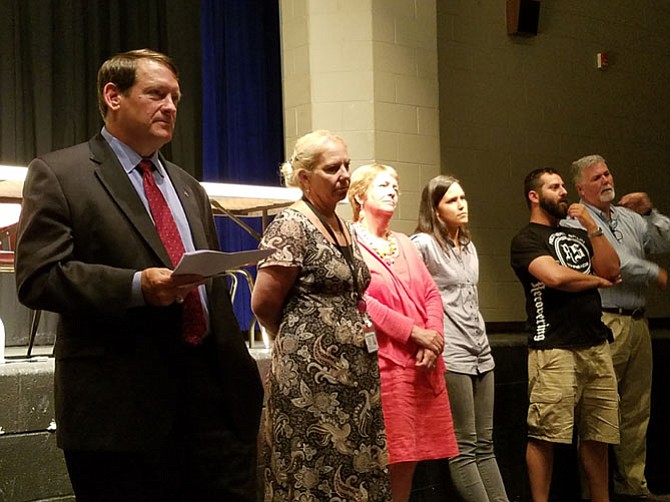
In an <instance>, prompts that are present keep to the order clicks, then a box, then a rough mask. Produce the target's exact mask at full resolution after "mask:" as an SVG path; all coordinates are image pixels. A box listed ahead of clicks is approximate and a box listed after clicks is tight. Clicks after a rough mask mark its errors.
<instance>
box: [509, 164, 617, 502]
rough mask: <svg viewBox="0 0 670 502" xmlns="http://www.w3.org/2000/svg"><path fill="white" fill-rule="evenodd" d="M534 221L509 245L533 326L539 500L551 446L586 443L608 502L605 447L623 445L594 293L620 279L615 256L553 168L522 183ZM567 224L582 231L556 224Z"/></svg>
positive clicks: (531, 454) (531, 446)
mask: <svg viewBox="0 0 670 502" xmlns="http://www.w3.org/2000/svg"><path fill="white" fill-rule="evenodd" d="M524 193H525V195H526V203H527V204H528V207H529V208H530V223H529V224H528V225H527V226H526V227H524V228H523V229H521V231H519V233H518V234H517V235H516V236H515V237H514V239H513V240H512V247H511V263H512V267H513V268H514V271H515V273H516V275H517V277H518V278H519V280H520V281H521V284H522V285H523V288H524V292H525V294H526V313H527V316H528V326H529V338H528V340H529V341H528V345H529V353H528V379H529V385H528V392H529V399H530V405H529V408H528V438H529V441H528V446H527V450H526V462H527V464H528V475H529V478H530V485H531V492H532V495H533V501H534V502H546V501H547V500H548V498H549V487H550V483H551V474H552V467H553V444H554V443H567V444H570V443H572V437H573V426H576V428H577V430H578V433H579V437H580V445H579V449H580V458H581V461H582V465H583V468H584V472H585V473H586V477H587V479H588V482H589V489H590V493H591V497H592V498H591V500H592V501H598V502H607V501H609V494H608V483H607V445H608V444H616V443H618V442H619V426H618V407H617V402H618V397H617V382H616V377H615V374H614V368H613V366H612V358H611V355H610V352H609V345H608V342H607V340H608V338H609V336H610V332H609V330H608V328H607V327H606V326H605V325H604V324H603V323H602V321H601V320H600V317H601V306H600V295H599V293H598V288H603V287H609V286H612V285H613V284H614V283H615V282H616V281H618V280H619V279H618V276H619V258H618V256H617V254H616V252H615V251H614V249H613V248H612V246H611V245H610V244H609V242H608V241H607V239H606V238H604V237H603V236H602V230H601V229H600V228H599V227H598V226H597V225H596V223H595V222H594V221H593V218H592V217H591V216H590V214H589V212H588V211H587V209H586V207H584V206H583V205H581V204H572V205H568V201H567V191H566V189H565V184H564V183H563V180H562V179H561V177H560V175H559V174H558V173H557V172H556V171H554V170H553V169H536V170H535V171H532V172H531V173H529V174H528V176H527V177H526V180H525V182H524ZM566 217H570V218H575V219H577V220H579V222H580V223H581V224H582V226H583V227H584V228H585V229H586V231H584V230H577V229H570V228H564V227H560V226H559V221H560V220H561V219H564V218H566Z"/></svg>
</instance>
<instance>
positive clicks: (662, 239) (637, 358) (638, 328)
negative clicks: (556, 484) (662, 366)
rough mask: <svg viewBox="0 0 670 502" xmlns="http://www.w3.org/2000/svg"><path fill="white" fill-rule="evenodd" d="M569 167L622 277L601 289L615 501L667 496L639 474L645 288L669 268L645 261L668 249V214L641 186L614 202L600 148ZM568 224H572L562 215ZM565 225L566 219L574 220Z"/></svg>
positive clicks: (648, 367) (659, 281)
mask: <svg viewBox="0 0 670 502" xmlns="http://www.w3.org/2000/svg"><path fill="white" fill-rule="evenodd" d="M570 174H571V177H572V180H573V182H574V183H575V187H576V189H577V192H578V193H579V196H580V197H581V200H580V202H581V203H582V204H584V205H585V206H586V207H587V209H588V210H589V212H590V213H591V215H592V216H593V219H594V220H595V221H596V222H597V223H598V224H599V225H600V227H601V231H602V232H603V233H604V234H605V236H606V237H607V239H608V240H609V241H610V242H611V243H612V245H613V246H614V249H615V250H616V251H617V253H618V255H619V258H620V260H621V276H622V279H623V280H622V282H621V283H620V284H618V285H616V286H614V287H612V288H607V289H601V290H600V295H601V298H602V307H603V309H602V310H603V321H604V322H605V324H607V325H608V326H609V327H610V328H611V329H612V332H613V334H614V343H612V346H611V349H612V359H613V361H614V369H615V371H616V374H617V379H618V382H619V396H620V412H621V423H620V433H621V443H620V444H619V445H616V446H614V453H615V458H616V463H615V471H614V497H613V500H618V501H622V500H623V501H626V500H643V501H654V500H670V496H658V495H654V494H652V493H650V492H649V488H648V487H647V480H646V478H645V473H644V471H645V464H646V456H647V446H646V436H647V425H648V423H649V410H650V402H651V380H652V353H651V336H650V333H649V325H648V323H647V319H646V318H645V315H644V313H645V305H646V298H645V291H646V290H647V288H648V286H649V285H650V284H655V285H657V286H658V287H660V288H665V287H666V285H667V282H668V272H667V270H665V269H664V268H663V267H660V266H658V265H657V264H656V263H654V262H651V261H649V260H647V258H646V256H647V254H648V253H662V252H666V251H669V250H670V218H668V217H666V216H664V215H662V214H660V213H659V212H658V211H657V210H656V209H654V208H653V206H652V204H651V200H650V199H649V196H648V195H647V194H646V193H642V192H635V193H630V194H627V195H624V196H623V197H622V198H621V200H620V201H619V203H618V205H614V204H612V202H613V201H614V197H615V192H614V179H613V177H612V173H611V172H610V170H609V169H608V167H607V164H606V163H605V159H603V158H602V157H601V156H599V155H589V156H586V157H582V158H581V159H579V160H576V161H575V162H573V163H572V166H571V167H570ZM566 223H567V224H572V225H575V224H577V225H578V223H576V222H571V221H570V220H568V221H566ZM572 225H571V226H572Z"/></svg>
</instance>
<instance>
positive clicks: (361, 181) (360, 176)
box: [347, 162, 398, 221]
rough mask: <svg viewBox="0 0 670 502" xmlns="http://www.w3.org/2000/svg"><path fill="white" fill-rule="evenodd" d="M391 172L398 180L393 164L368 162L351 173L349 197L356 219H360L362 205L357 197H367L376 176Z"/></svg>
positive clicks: (361, 198) (362, 198)
mask: <svg viewBox="0 0 670 502" xmlns="http://www.w3.org/2000/svg"><path fill="white" fill-rule="evenodd" d="M384 172H386V173H389V174H390V175H391V176H393V177H394V178H395V179H396V181H397V180H398V173H397V172H396V170H395V169H393V168H392V167H391V166H386V165H384V164H379V163H377V162H375V163H374V164H367V165H365V166H361V167H359V168H358V169H356V170H355V171H354V172H353V174H352V175H351V181H350V182H349V192H348V193H347V197H348V198H349V203H350V204H351V210H352V211H353V216H354V221H358V220H359V219H360V216H361V207H362V204H361V203H360V202H358V200H357V198H358V199H360V200H361V201H362V200H364V199H365V194H366V193H367V191H368V189H369V188H370V185H371V184H372V182H373V181H374V180H375V178H376V177H377V176H378V175H379V174H380V173H384Z"/></svg>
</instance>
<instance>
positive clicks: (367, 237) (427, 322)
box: [348, 164, 458, 502]
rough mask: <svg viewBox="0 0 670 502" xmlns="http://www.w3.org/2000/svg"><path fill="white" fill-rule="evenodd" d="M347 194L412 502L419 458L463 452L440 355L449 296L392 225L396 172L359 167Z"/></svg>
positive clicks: (393, 452) (392, 436) (402, 476)
mask: <svg viewBox="0 0 670 502" xmlns="http://www.w3.org/2000/svg"><path fill="white" fill-rule="evenodd" d="M348 197H349V201H350V202H351V206H352V209H353V215H354V222H355V223H354V228H355V233H356V238H357V240H358V242H359V244H360V247H361V251H362V253H363V259H364V260H365V263H366V264H367V266H368V268H369V269H370V273H371V275H372V279H371V282H370V285H369V286H368V289H367V290H366V292H365V300H366V304H367V309H368V312H369V314H370V317H371V319H372V322H373V325H374V329H375V332H376V334H377V341H378V344H379V369H380V373H381V392H382V410H383V412H384V423H385V424H386V435H387V446H388V453H389V462H390V465H389V468H390V471H391V488H392V492H393V500H394V502H405V501H407V500H408V499H409V494H410V491H411V488H412V478H413V476H414V470H415V468H416V464H417V462H418V461H420V460H428V459H439V458H448V457H453V456H455V455H457V454H458V447H457V446H456V438H455V436H454V429H453V424H452V420H451V410H450V407H449V398H448V396H447V389H446V386H445V382H444V377H443V375H444V372H445V368H444V361H443V360H442V358H441V357H440V355H441V354H442V349H443V347H444V337H443V329H444V328H443V322H442V321H443V320H442V315H443V314H442V297H441V296H440V292H439V290H438V289H437V286H436V285H435V282H434V281H433V278H432V277H431V275H430V273H429V272H428V270H427V269H426V267H425V265H424V263H423V260H422V259H421V256H420V255H419V253H418V251H417V249H416V247H415V246H414V245H413V244H412V242H411V241H410V240H409V238H408V237H407V236H405V235H404V234H399V233H396V232H392V231H391V230H389V222H390V221H391V218H392V217H393V213H394V212H395V208H396V205H397V203H398V175H397V173H396V171H395V170H394V169H393V168H392V167H389V166H384V165H381V164H371V165H367V166H362V167H359V168H358V169H357V170H355V171H354V173H353V174H352V175H351V184H350V187H349V195H348Z"/></svg>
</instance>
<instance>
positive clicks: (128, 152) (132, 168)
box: [101, 127, 209, 328]
mask: <svg viewBox="0 0 670 502" xmlns="http://www.w3.org/2000/svg"><path fill="white" fill-rule="evenodd" d="M101 134H102V136H103V137H104V138H105V139H106V140H107V143H109V146H110V147H111V148H112V151H113V152H114V154H115V155H116V158H117V159H118V160H119V163H120V164H121V167H123V170H124V171H125V172H126V174H127V175H128V179H129V180H130V182H131V183H132V185H133V187H134V188H135V191H136V192H137V195H139V197H140V199H141V200H142V204H144V207H145V208H146V210H147V213H149V217H151V220H152V221H153V217H152V216H151V209H150V208H149V202H148V201H147V197H146V195H145V194H144V185H143V184H142V173H141V171H140V170H139V168H138V167H137V165H138V164H139V163H140V161H141V160H142V159H143V157H142V156H141V155H139V154H138V153H137V152H135V151H134V150H133V149H132V148H130V147H129V146H128V145H126V144H125V143H123V142H122V141H121V140H119V139H118V138H116V137H115V136H113V135H112V134H111V133H110V132H109V131H108V130H107V129H106V128H105V127H103V128H102V131H101ZM148 160H151V162H152V163H153V165H154V166H155V167H156V169H155V170H154V171H153V177H154V180H155V181H156V186H158V188H159V190H160V191H161V193H162V194H163V197H165V201H166V202H167V204H168V206H169V207H170V211H171V212H172V217H173V218H174V221H175V223H176V225H177V230H178V231H179V235H180V236H181V240H182V243H183V244H184V250H185V251H186V252H188V251H195V245H194V244H193V237H192V235H191V229H190V227H189V225H188V220H187V219H186V214H185V213H184V208H183V207H182V205H181V201H180V200H179V197H178V196H177V192H176V191H175V189H174V186H173V185H172V182H171V181H170V177H169V176H168V175H167V173H166V171H165V167H164V166H163V164H162V163H161V161H160V158H159V156H158V152H155V153H154V154H153V155H152V156H151V157H150V158H149V159H148ZM174 265H175V266H176V265H177V264H176V263H175V264H174ZM141 274H142V271H141V270H140V271H137V272H135V275H134V276H133V290H132V305H133V306H142V305H145V302H144V295H143V294H142V287H141ZM198 289H199V291H200V299H201V301H202V307H203V309H204V312H205V318H206V319H207V326H208V328H209V310H208V308H207V291H206V290H205V286H204V285H202V286H200V287H199V288H198Z"/></svg>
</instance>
